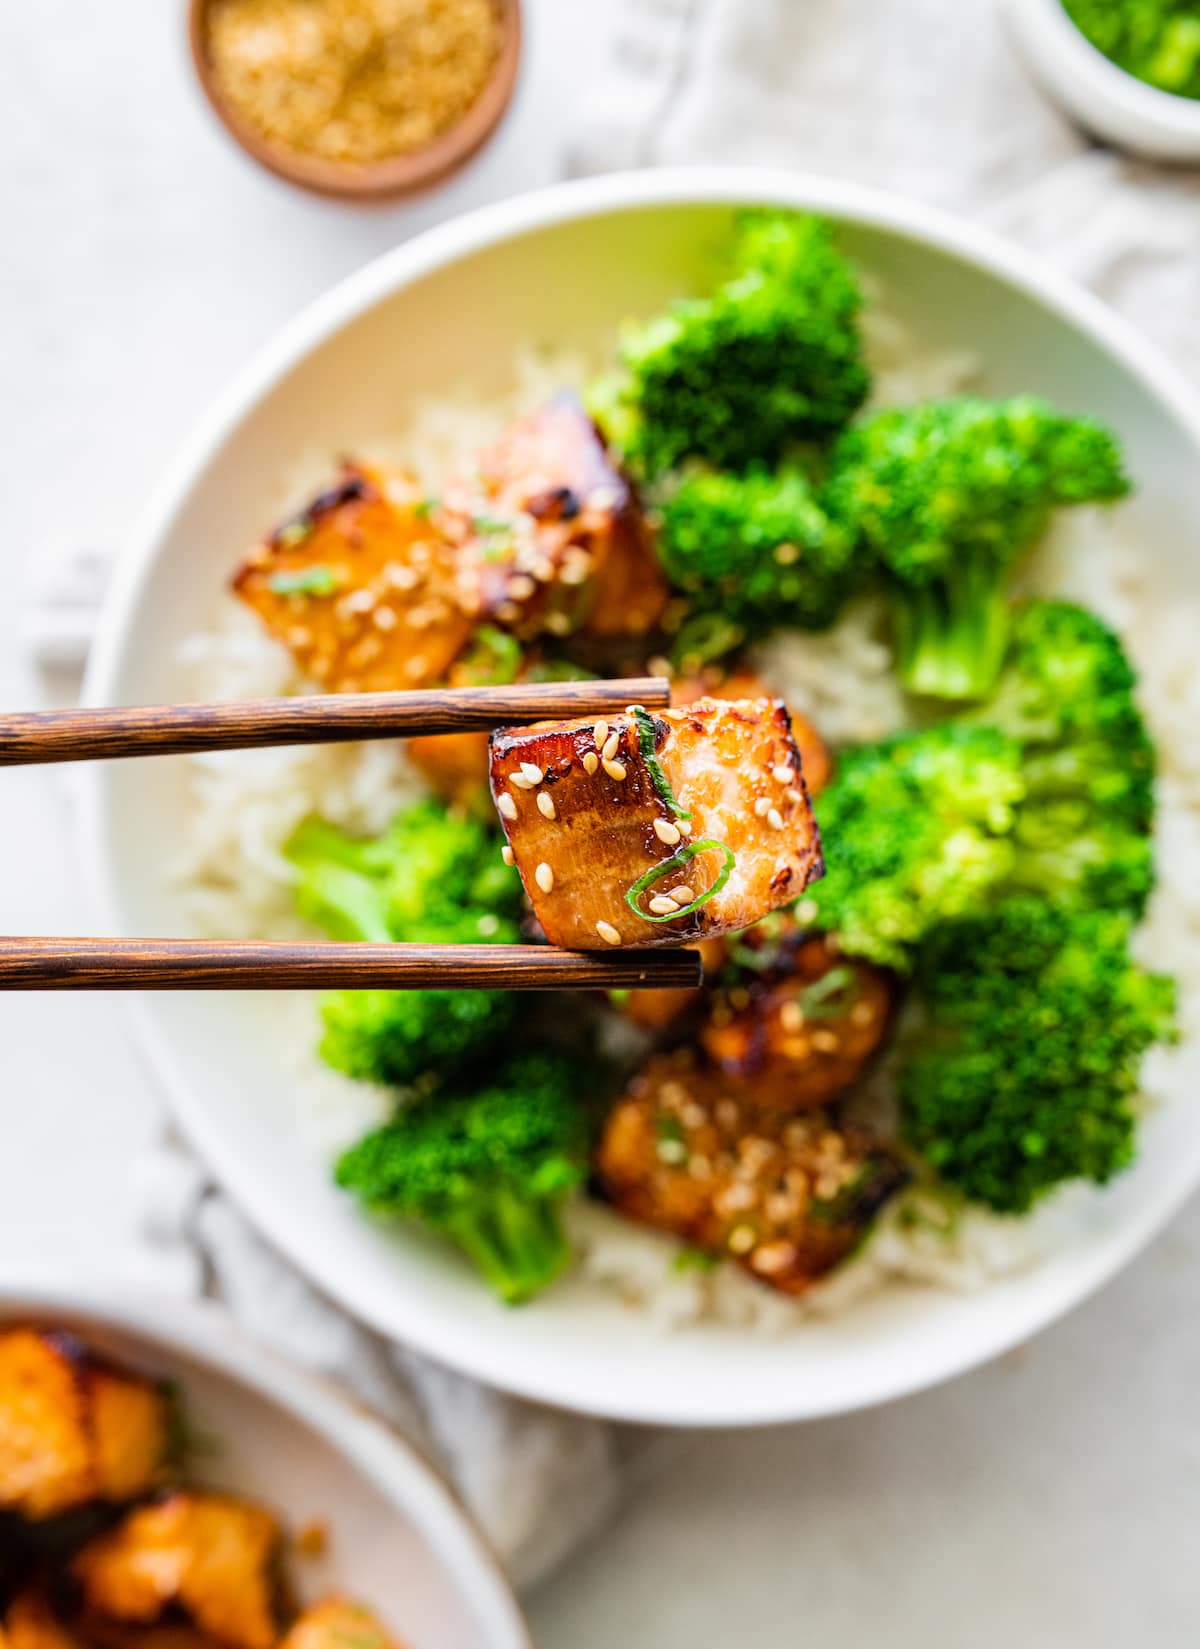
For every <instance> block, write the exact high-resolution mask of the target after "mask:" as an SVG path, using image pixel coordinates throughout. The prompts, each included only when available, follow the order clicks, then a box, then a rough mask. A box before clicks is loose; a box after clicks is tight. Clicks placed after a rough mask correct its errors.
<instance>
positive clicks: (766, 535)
mask: <svg viewBox="0 0 1200 1649" xmlns="http://www.w3.org/2000/svg"><path fill="white" fill-rule="evenodd" d="M658 554H659V559H660V560H661V561H662V565H663V569H664V571H665V572H666V575H667V577H668V578H669V579H670V581H671V583H672V584H673V585H674V586H675V588H676V589H677V590H679V591H681V592H682V593H683V594H685V595H686V596H687V597H688V599H689V607H690V610H691V613H692V614H694V615H697V616H699V615H709V614H714V615H719V616H720V618H721V619H722V620H723V621H724V622H725V624H726V625H727V627H728V630H729V633H730V637H731V645H732V646H738V645H740V644H741V643H742V642H744V641H747V640H754V639H756V638H757V637H760V636H763V635H765V634H767V632H768V631H770V630H773V629H776V628H778V627H780V626H791V627H793V628H798V629H803V630H819V629H823V628H824V627H826V626H827V625H829V624H831V623H832V622H833V620H834V619H835V618H836V617H837V614H838V610H839V608H840V607H841V605H842V602H843V601H844V599H845V597H846V594H847V591H848V585H849V577H848V575H849V570H850V563H851V560H852V558H853V546H852V542H851V539H850V535H849V534H848V533H847V532H845V531H844V530H843V528H842V527H840V526H839V525H837V524H836V523H834V522H832V521H830V520H829V518H828V516H827V515H826V514H825V512H824V510H822V508H821V507H820V505H819V504H818V503H817V500H816V498H815V497H814V495H813V490H812V488H811V486H810V485H809V483H808V481H807V480H806V478H805V477H804V475H803V474H802V473H801V472H800V471H799V470H796V469H784V470H780V471H779V472H778V473H777V474H773V475H772V474H768V473H767V472H765V471H753V472H751V473H748V474H746V475H740V476H739V475H730V474H727V473H725V472H716V471H695V472H693V473H691V474H689V475H686V476H685V477H684V478H683V479H682V480H681V481H680V483H679V485H678V486H677V487H676V488H675V489H674V490H673V491H672V492H671V493H670V494H669V496H668V497H667V498H666V500H665V501H664V503H663V505H662V525H661V528H660V531H659V534H658Z"/></svg>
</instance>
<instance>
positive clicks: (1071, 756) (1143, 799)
mask: <svg viewBox="0 0 1200 1649" xmlns="http://www.w3.org/2000/svg"><path fill="white" fill-rule="evenodd" d="M1135 686H1136V678H1135V676H1134V673H1133V670H1132V669H1131V667H1130V664H1129V661H1128V659H1127V658H1126V656H1125V652H1124V649H1123V648H1122V646H1121V643H1120V641H1119V639H1118V638H1117V636H1116V635H1114V633H1113V632H1112V630H1110V629H1109V628H1108V626H1107V625H1106V624H1104V623H1103V622H1102V620H1100V619H1099V618H1097V617H1096V616H1095V614H1093V613H1089V612H1086V611H1085V610H1084V609H1083V608H1082V607H1076V606H1074V605H1072V604H1071V603H1070V602H1065V601H1031V602H1027V603H1024V604H1023V605H1022V606H1020V607H1018V608H1017V610H1016V613H1015V617H1014V621H1013V634H1012V642H1011V644H1010V647H1009V651H1008V656H1007V658H1006V661H1005V665H1004V669H1003V671H1002V672H1001V675H1000V680H999V682H998V683H997V687H996V692H995V694H994V695H993V697H992V698H991V699H990V700H989V701H988V703H987V704H986V705H984V706H983V707H982V708H981V709H979V710H978V711H976V712H975V713H974V716H973V718H971V719H974V720H976V721H986V722H987V723H988V724H989V725H991V726H995V727H998V728H1000V729H1001V730H1002V731H1003V732H1004V733H1006V734H1007V735H1009V736H1010V737H1011V738H1013V739H1015V740H1017V741H1018V742H1019V743H1020V745H1021V748H1022V758H1021V775H1022V782H1023V784H1024V787H1025V800H1024V802H1023V804H1022V806H1021V808H1020V809H1019V811H1018V814H1017V820H1016V830H1015V845H1016V860H1015V863H1014V867H1013V874H1012V878H1011V880H1012V883H1013V885H1014V886H1016V887H1019V888H1024V889H1026V890H1028V891H1030V892H1035V893H1039V894H1044V895H1046V896H1047V897H1049V898H1057V899H1078V900H1080V901H1081V902H1083V903H1084V904H1087V905H1092V906H1096V907H1103V908H1109V909H1124V910H1128V911H1130V912H1132V913H1134V914H1138V913H1140V912H1141V911H1142V910H1143V909H1144V907H1145V904H1146V900H1147V898H1148V897H1149V894H1150V890H1151V887H1152V885H1153V879H1154V865H1153V849H1152V845H1151V841H1150V829H1151V826H1152V824H1153V819H1154V767H1155V753H1154V745H1153V742H1152V740H1151V738H1150V735H1149V733H1148V732H1147V730H1146V724H1145V722H1144V720H1143V719H1142V714H1141V711H1140V710H1139V709H1138V706H1137V701H1136V699H1135V697H1134V689H1135Z"/></svg>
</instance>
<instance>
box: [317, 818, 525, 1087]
mask: <svg viewBox="0 0 1200 1649" xmlns="http://www.w3.org/2000/svg"><path fill="white" fill-rule="evenodd" d="M287 854H288V857H289V858H290V859H291V861H292V863H293V864H294V865H295V866H296V868H297V871H298V878H297V883H296V906H297V909H298V910H299V911H300V913H301V915H303V916H305V917H306V918H307V919H308V920H309V921H311V922H314V923H315V924H316V925H317V926H319V927H322V928H324V929H325V930H326V932H328V933H330V934H332V935H333V937H334V938H337V939H359V940H363V939H367V940H376V941H384V942H386V941H389V940H407V941H412V942H427V943H431V944H480V943H493V944H506V943H510V942H512V941H514V940H515V939H517V938H518V936H519V934H518V927H517V922H516V915H517V912H518V910H519V908H520V899H521V892H520V885H519V883H518V882H517V879H516V877H515V876H514V874H513V872H512V871H510V870H508V869H507V868H506V867H505V866H504V865H503V864H502V863H501V862H500V859H499V856H498V853H497V850H496V839H495V834H494V833H493V832H491V831H490V830H489V829H487V828H486V827H485V826H484V825H483V824H481V823H480V822H479V821H477V820H475V819H471V818H468V817H465V816H462V815H459V814H456V813H453V812H451V811H449V810H448V809H447V808H446V807H444V806H443V805H442V804H441V803H439V802H434V801H430V802H420V803H418V804H417V805H416V806H414V807H410V808H407V809H405V811H404V812H403V813H401V814H399V815H398V817H397V818H396V819H395V820H393V822H392V824H391V825H390V826H389V827H388V829H387V830H386V831H385V832H384V833H383V835H381V836H377V837H373V838H371V839H369V840H359V839H356V838H354V837H349V836H346V835H344V834H343V833H342V832H341V831H340V830H338V829H337V828H336V827H335V826H333V825H330V824H328V823H326V821H325V820H323V819H309V820H306V821H305V823H304V824H302V825H301V826H300V828H299V830H298V831H297V832H296V833H295V835H294V836H293V837H292V840H291V842H290V843H289V845H288V849H287ZM321 1017H322V1021H323V1023H324V1035H323V1037H322V1040H321V1043H320V1053H321V1056H322V1058H323V1059H324V1060H325V1061H326V1063H327V1064H329V1065H331V1066H333V1068H334V1069H335V1070H339V1071H344V1072H345V1073H346V1075H348V1076H352V1077H357V1078H360V1079H362V1080H364V1081H369V1082H377V1083H383V1084H391V1083H395V1084H399V1085H401V1086H407V1085H409V1084H411V1083H414V1082H416V1081H417V1080H418V1079H420V1078H422V1077H424V1078H427V1079H429V1080H433V1079H435V1078H436V1080H437V1081H438V1082H445V1081H447V1080H449V1079H451V1078H452V1077H454V1076H455V1075H456V1074H457V1073H458V1072H460V1071H462V1070H464V1069H466V1068H468V1067H469V1066H470V1065H472V1064H474V1063H476V1062H477V1061H478V1060H480V1059H481V1058H482V1057H483V1055H485V1054H486V1053H488V1052H489V1051H490V1050H491V1049H492V1048H494V1047H495V1046H496V1044H497V1042H498V1041H499V1040H500V1038H501V1037H502V1036H503V1035H504V1034H505V1033H506V1032H507V1031H508V1029H509V1028H510V1026H511V1025H512V1023H513V1020H514V1018H515V998H514V997H513V996H512V995H511V993H509V992H507V991H437V990H419V991H389V990H369V991H330V992H328V993H327V994H326V995H325V996H323V997H322V1000H321Z"/></svg>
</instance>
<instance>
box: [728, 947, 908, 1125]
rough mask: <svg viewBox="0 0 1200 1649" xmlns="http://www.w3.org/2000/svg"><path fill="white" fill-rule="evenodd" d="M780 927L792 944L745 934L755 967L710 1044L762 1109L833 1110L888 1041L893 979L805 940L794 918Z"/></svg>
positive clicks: (734, 990) (731, 998) (732, 990)
mask: <svg viewBox="0 0 1200 1649" xmlns="http://www.w3.org/2000/svg"><path fill="white" fill-rule="evenodd" d="M772 921H773V922H775V923H779V924H780V925H781V926H783V927H784V929H785V932H784V935H783V936H781V937H777V938H772V937H771V936H769V935H761V936H760V929H758V928H753V929H751V930H750V932H749V933H746V934H743V935H742V937H741V940H740V941H739V945H738V950H739V952H742V953H743V954H744V955H745V956H746V957H747V958H748V959H749V961H750V964H751V965H750V966H748V967H744V968H743V969H742V976H741V978H740V979H739V981H738V982H737V983H735V984H733V985H732V986H730V987H729V988H728V989H724V990H722V991H720V992H719V993H718V994H717V996H716V999H715V1001H714V1002H713V1005H712V1009H711V1011H710V1013H709V1015H708V1018H707V1019H706V1020H705V1022H704V1024H703V1025H702V1026H701V1027H700V1031H699V1040H700V1045H701V1047H702V1048H703V1049H704V1051H705V1053H706V1054H707V1055H708V1057H709V1059H710V1060H711V1061H712V1062H713V1064H714V1065H716V1066H717V1067H718V1068H719V1069H720V1070H721V1071H723V1072H724V1073H725V1075H726V1076H729V1077H735V1078H742V1079H744V1080H745V1081H746V1083H747V1085H748V1087H749V1088H750V1091H751V1092H752V1093H753V1094H754V1098H755V1102H756V1103H757V1104H759V1105H769V1106H777V1107H779V1108H780V1109H782V1110H787V1111H794V1110H798V1109H799V1108H801V1107H802V1106H808V1105H827V1104H828V1103H829V1102H830V1101H831V1100H833V1099H836V1098H837V1097H838V1095H839V1094H841V1093H844V1092H845V1090H846V1089H847V1088H849V1087H851V1086H852V1085H853V1084H854V1083H855V1082H857V1081H858V1079H859V1078H860V1077H861V1076H862V1074H863V1072H864V1070H865V1069H866V1066H867V1064H868V1063H869V1061H870V1060H871V1058H872V1056H873V1055H874V1054H875V1053H876V1051H877V1050H878V1048H879V1045H880V1043H881V1042H882V1041H883V1038H884V1036H885V1034H886V1032H887V1029H888V1025H889V1023H890V1021H891V1012H892V1003H893V1000H894V995H895V987H894V980H893V976H892V975H891V974H889V973H885V972H884V970H883V969H882V968H876V967H873V966H872V965H871V964H870V963H869V962H862V961H859V960H858V959H856V958H852V957H843V956H841V955H840V954H839V953H838V951H837V949H836V947H835V946H834V945H833V944H832V942H831V941H830V940H828V939H826V938H825V937H823V936H821V935H810V936H808V937H805V936H804V935H803V934H802V932H800V930H797V929H796V927H795V924H794V923H790V922H788V920H787V918H786V917H782V916H779V917H775V918H773V919H772ZM770 925H771V922H768V923H766V924H764V926H767V927H769V926H770ZM756 958H758V959H761V962H760V963H759V966H760V970H761V971H755V963H756Z"/></svg>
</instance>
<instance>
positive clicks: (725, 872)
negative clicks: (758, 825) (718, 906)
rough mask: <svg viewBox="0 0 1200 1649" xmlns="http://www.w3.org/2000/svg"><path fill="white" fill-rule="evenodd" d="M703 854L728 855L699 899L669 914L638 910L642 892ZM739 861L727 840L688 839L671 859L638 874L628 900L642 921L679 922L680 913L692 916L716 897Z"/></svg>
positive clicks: (628, 894) (627, 896)
mask: <svg viewBox="0 0 1200 1649" xmlns="http://www.w3.org/2000/svg"><path fill="white" fill-rule="evenodd" d="M700 853H723V854H724V855H725V863H724V865H723V866H722V868H721V871H720V874H719V875H718V877H717V879H716V881H715V882H714V883H713V885H712V886H711V887H710V888H705V890H704V892H703V893H702V894H701V895H700V897H699V898H698V899H693V900H692V902H691V904H690V905H683V906H681V907H680V909H679V910H677V911H675V912H674V913H673V914H672V915H670V916H647V914H646V912H645V911H644V910H641V909H639V907H638V896H639V895H640V894H643V893H645V891H646V889H647V888H648V887H653V885H654V883H655V882H659V881H661V880H662V878H663V877H664V876H669V875H670V874H671V872H672V871H673V870H682V869H683V867H684V865H686V864H687V863H688V861H689V860H690V859H694V858H695V857H696V856H697V854H700ZM736 864H737V856H736V854H735V853H734V852H733V850H732V848H728V847H726V846H725V843H724V842H714V841H710V840H705V841H703V842H685V843H684V844H683V846H682V847H680V848H677V849H676V850H675V852H674V853H672V855H671V857H670V858H669V859H660V860H659V862H658V864H656V865H651V867H650V869H649V870H648V871H647V872H646V874H645V875H644V876H639V877H638V879H637V881H636V882H635V883H634V884H633V886H632V887H631V888H630V889H629V891H628V893H626V895H625V903H626V904H627V905H628V906H629V908H630V910H631V911H632V912H633V914H634V915H635V916H640V917H641V919H642V921H643V922H677V921H678V920H679V918H680V917H681V916H690V915H691V914H692V912H693V911H694V910H699V909H700V906H701V905H706V904H707V903H708V901H709V900H710V899H713V898H715V897H716V895H717V894H718V893H720V891H721V889H722V888H723V887H724V886H725V884H726V882H727V881H728V880H729V878H730V877H731V876H732V875H733V867H734V865H736Z"/></svg>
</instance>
